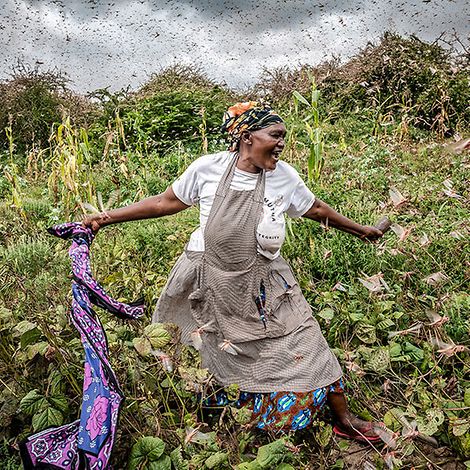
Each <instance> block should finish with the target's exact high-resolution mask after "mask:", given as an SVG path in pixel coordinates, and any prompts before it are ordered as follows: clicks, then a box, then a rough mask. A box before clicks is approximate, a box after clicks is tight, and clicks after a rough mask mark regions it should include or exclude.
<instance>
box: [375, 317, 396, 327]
mask: <svg viewBox="0 0 470 470" xmlns="http://www.w3.org/2000/svg"><path fill="white" fill-rule="evenodd" d="M392 326H395V323H393V321H392V320H390V318H386V319H385V320H382V321H381V322H379V323H377V325H376V328H377V329H378V330H386V329H387V328H390V327H392Z"/></svg>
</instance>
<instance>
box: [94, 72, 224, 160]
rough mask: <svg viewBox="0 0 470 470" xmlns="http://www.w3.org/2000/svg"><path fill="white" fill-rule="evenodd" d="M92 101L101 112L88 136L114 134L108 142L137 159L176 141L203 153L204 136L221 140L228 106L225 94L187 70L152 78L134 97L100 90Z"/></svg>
mask: <svg viewBox="0 0 470 470" xmlns="http://www.w3.org/2000/svg"><path fill="white" fill-rule="evenodd" d="M97 93H98V94H97ZM94 96H95V97H97V98H99V99H100V101H101V103H102V109H103V113H102V115H101V118H100V119H99V120H98V121H97V123H96V126H95V128H94V130H93V134H94V135H95V136H96V135H107V136H110V135H111V133H114V136H113V137H112V141H113V143H116V142H119V146H120V149H121V150H122V149H125V148H129V149H130V150H135V151H137V152H138V153H139V154H141V155H142V154H145V155H148V153H149V152H155V151H156V152H159V153H161V152H163V151H166V150H168V148H169V147H172V146H173V145H174V144H175V143H178V142H180V141H184V142H185V144H186V145H189V146H193V147H194V146H196V145H197V144H198V143H200V144H201V148H202V147H205V148H207V141H206V139H207V136H210V137H211V138H212V139H214V140H217V139H220V138H221V136H220V133H219V132H218V129H219V127H220V125H221V124H222V115H223V112H224V111H225V109H226V108H227V107H228V105H229V104H231V103H232V101H233V95H232V94H231V92H230V91H229V90H227V89H226V88H224V87H223V86H221V85H217V84H215V83H214V82H212V81H211V80H209V79H208V78H206V77H205V75H203V74H202V73H201V72H200V71H199V70H198V69H197V68H191V67H186V66H173V67H170V68H167V69H165V70H163V71H162V72H160V73H159V74H154V75H152V77H151V79H150V80H149V82H148V83H146V84H145V85H143V87H142V88H141V89H140V90H138V91H137V92H135V93H128V92H127V91H121V92H119V93H116V94H111V93H109V92H107V91H106V90H99V91H98V92H95V94H94ZM124 136H125V138H124ZM204 141H206V144H204ZM203 150H205V149H204V148H203ZM105 153H106V152H105Z"/></svg>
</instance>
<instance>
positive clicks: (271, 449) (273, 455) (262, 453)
mask: <svg viewBox="0 0 470 470" xmlns="http://www.w3.org/2000/svg"><path fill="white" fill-rule="evenodd" d="M286 453H287V447H286V444H285V440H284V439H283V438H281V439H278V440H277V441H274V442H271V443H270V444H266V445H264V446H261V447H260V448H259V449H258V455H257V457H256V461H257V462H258V463H259V465H260V466H261V467H262V468H272V467H273V466H274V465H276V464H278V463H279V461H280V460H281V459H282V457H283V456H284V455H285V454H286Z"/></svg>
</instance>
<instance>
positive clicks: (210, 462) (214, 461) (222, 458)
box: [204, 452, 228, 468]
mask: <svg viewBox="0 0 470 470" xmlns="http://www.w3.org/2000/svg"><path fill="white" fill-rule="evenodd" d="M227 459H228V454H227V452H216V453H215V454H212V455H211V456H210V457H209V458H207V459H206V461H205V462H204V463H205V465H206V467H207V468H217V467H218V466H219V465H221V464H223V463H224V462H226V461H227Z"/></svg>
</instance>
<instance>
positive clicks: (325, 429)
mask: <svg viewBox="0 0 470 470" xmlns="http://www.w3.org/2000/svg"><path fill="white" fill-rule="evenodd" d="M332 435H333V429H332V427H331V426H329V425H322V426H320V427H319V428H318V429H317V430H316V431H315V440H316V441H317V443H318V445H319V446H320V447H326V446H327V445H328V444H329V442H330V440H331V436H332Z"/></svg>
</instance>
